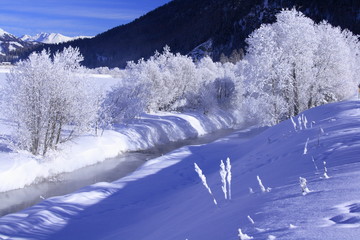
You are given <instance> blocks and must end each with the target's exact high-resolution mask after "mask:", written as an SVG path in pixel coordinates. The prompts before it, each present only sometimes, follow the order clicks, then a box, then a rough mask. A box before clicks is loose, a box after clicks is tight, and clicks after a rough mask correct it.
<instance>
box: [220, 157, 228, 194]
mask: <svg viewBox="0 0 360 240" xmlns="http://www.w3.org/2000/svg"><path fill="white" fill-rule="evenodd" d="M220 177H221V183H222V186H221V189H222V191H223V193H224V197H225V199H227V184H226V170H225V164H224V161H223V160H221V163H220Z"/></svg>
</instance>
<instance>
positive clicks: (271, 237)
mask: <svg viewBox="0 0 360 240" xmlns="http://www.w3.org/2000/svg"><path fill="white" fill-rule="evenodd" d="M275 239H276V237H275V236H274V235H269V236H268V237H267V240H275Z"/></svg>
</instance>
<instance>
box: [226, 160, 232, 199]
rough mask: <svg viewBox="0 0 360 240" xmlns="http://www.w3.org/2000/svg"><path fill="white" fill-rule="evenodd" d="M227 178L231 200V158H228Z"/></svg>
mask: <svg viewBox="0 0 360 240" xmlns="http://www.w3.org/2000/svg"><path fill="white" fill-rule="evenodd" d="M226 173H227V176H226V180H227V183H228V186H229V199H230V200H231V163H230V158H227V159H226Z"/></svg>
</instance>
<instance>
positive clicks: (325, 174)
mask: <svg viewBox="0 0 360 240" xmlns="http://www.w3.org/2000/svg"><path fill="white" fill-rule="evenodd" d="M323 164H324V174H323V178H325V179H328V178H330V177H329V175H328V174H327V167H326V161H324V162H323Z"/></svg>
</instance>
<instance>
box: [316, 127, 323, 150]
mask: <svg viewBox="0 0 360 240" xmlns="http://www.w3.org/2000/svg"><path fill="white" fill-rule="evenodd" d="M323 134H324V129H323V128H322V127H320V128H319V134H318V143H317V145H318V146H320V137H321V135H323Z"/></svg>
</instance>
